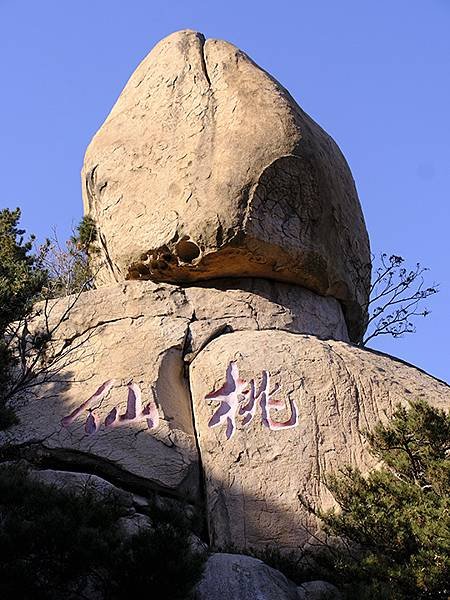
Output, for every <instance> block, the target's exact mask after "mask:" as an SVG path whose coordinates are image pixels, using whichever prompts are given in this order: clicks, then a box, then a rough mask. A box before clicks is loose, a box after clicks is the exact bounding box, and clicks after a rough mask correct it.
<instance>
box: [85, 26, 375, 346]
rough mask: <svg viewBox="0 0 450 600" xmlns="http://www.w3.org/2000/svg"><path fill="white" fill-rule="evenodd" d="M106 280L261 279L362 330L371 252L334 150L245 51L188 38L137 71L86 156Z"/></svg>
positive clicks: (164, 44)
mask: <svg viewBox="0 0 450 600" xmlns="http://www.w3.org/2000/svg"><path fill="white" fill-rule="evenodd" d="M82 177H83V197H84V205H85V212H86V214H89V215H91V216H92V217H93V218H94V219H95V220H96V223H97V226H98V232H99V242H100V247H101V253H102V255H103V256H102V258H103V259H104V260H105V264H106V265H107V266H106V268H104V269H102V270H101V272H100V273H99V275H98V280H99V282H102V281H103V282H111V281H121V280H123V279H152V280H154V281H163V282H172V283H186V284H189V283H194V282H198V281H204V280H208V279H217V278H236V277H260V278H261V277H263V278H267V279H271V280H275V281H283V282H288V283H294V284H297V285H300V286H303V287H306V288H308V289H310V290H312V291H314V292H316V293H318V294H320V295H324V296H332V297H334V298H336V299H338V300H339V301H340V302H341V303H342V305H343V307H344V311H345V314H346V320H347V324H348V328H349V333H350V337H351V338H352V339H353V340H354V341H357V340H359V338H360V336H361V334H362V332H363V330H364V327H365V322H366V306H367V295H368V288H369V279H370V269H369V268H368V265H370V249H369V241H368V236H367V231H366V228H365V224H364V218H363V214H362V211H361V207H360V204H359V200H358V196H357V192H356V188H355V185H354V181H353V178H352V175H351V172H350V169H349V167H348V165H347V163H346V161H345V158H344V157H343V155H342V153H341V152H340V150H339V148H338V146H337V145H336V143H335V142H334V141H333V140H332V138H331V137H330V136H329V135H328V134H326V133H325V132H324V131H323V129H321V128H320V126H319V125H317V124H316V123H315V122H314V121H313V120H312V119H311V118H310V117H309V116H308V115H307V114H306V113H305V112H304V111H303V110H302V109H301V108H300V107H299V106H298V104H297V103H296V102H295V100H294V99H293V98H292V97H291V96H290V94H289V93H288V92H287V91H286V90H285V89H284V88H283V87H282V86H281V85H280V84H279V83H278V82H277V81H276V80H275V79H273V77H271V76H270V75H269V74H268V73H266V72H265V71H264V70H262V69H261V68H260V67H258V66H257V65H256V64H255V63H254V62H253V61H252V60H251V59H250V58H249V57H248V56H247V55H246V54H245V53H243V52H242V51H241V50H239V49H238V48H236V47H235V46H233V45H232V44H229V43H228V42H225V41H221V40H205V38H204V36H203V35H202V34H200V33H198V32H195V31H191V30H185V31H180V32H176V33H174V34H172V35H170V36H168V37H167V38H165V39H163V40H162V41H161V42H159V44H157V45H156V46H155V48H154V49H153V50H152V51H151V52H150V54H149V55H148V56H147V57H146V58H145V59H144V60H143V61H142V62H141V64H140V65H139V66H138V68H137V69H136V71H135V72H134V74H133V75H132V76H131V78H130V80H129V81H128V83H127V84H126V86H125V88H124V90H123V92H122V93H121V95H120V96H119V99H118V100H117V102H116V104H115V106H114V107H113V109H112V111H111V113H110V115H109V116H108V117H107V119H106V121H105V123H104V124H103V125H102V127H101V128H100V130H99V131H98V132H97V134H96V135H95V137H94V139H93V140H92V142H91V144H90V145H89V147H88V150H87V152H86V157H85V163H84V168H83V174H82Z"/></svg>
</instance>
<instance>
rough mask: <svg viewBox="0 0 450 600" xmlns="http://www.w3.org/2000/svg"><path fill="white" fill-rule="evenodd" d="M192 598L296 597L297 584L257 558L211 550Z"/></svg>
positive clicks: (269, 599)
mask: <svg viewBox="0 0 450 600" xmlns="http://www.w3.org/2000/svg"><path fill="white" fill-rule="evenodd" d="M194 598H195V600H237V599H239V600H256V599H258V600H298V595H297V588H296V586H295V585H294V584H293V583H292V582H291V581H289V580H288V579H287V578H286V577H285V576H284V575H283V574H282V573H280V572H279V571H277V570H276V569H272V568H271V567H269V566H267V565H266V564H264V563H263V562H262V561H261V560H258V559H257V558H252V557H250V556H243V555H240V554H222V553H218V554H213V555H212V556H210V558H209V559H208V561H207V563H206V566H205V571H204V573H203V578H202V580H201V581H200V583H199V584H198V586H197V588H196V590H195V593H194Z"/></svg>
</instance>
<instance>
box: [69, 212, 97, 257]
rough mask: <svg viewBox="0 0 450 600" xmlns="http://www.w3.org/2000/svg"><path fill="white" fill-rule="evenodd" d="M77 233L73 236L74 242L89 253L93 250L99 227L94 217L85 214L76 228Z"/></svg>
mask: <svg viewBox="0 0 450 600" xmlns="http://www.w3.org/2000/svg"><path fill="white" fill-rule="evenodd" d="M75 231H76V235H73V236H72V237H71V241H72V243H73V244H75V245H76V246H78V247H79V249H80V250H84V252H85V253H86V254H87V253H88V252H89V251H92V250H93V244H94V243H95V242H96V241H97V227H96V225H95V221H94V219H93V218H92V217H90V216H88V215H85V216H84V217H83V218H82V219H81V221H80V223H79V225H77V227H76V228H75Z"/></svg>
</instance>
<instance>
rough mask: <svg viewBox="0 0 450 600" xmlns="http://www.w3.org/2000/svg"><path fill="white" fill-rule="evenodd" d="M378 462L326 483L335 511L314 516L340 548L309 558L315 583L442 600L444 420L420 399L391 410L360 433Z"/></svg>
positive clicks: (447, 527)
mask: <svg viewBox="0 0 450 600" xmlns="http://www.w3.org/2000/svg"><path fill="white" fill-rule="evenodd" d="M367 439H368V442H369V445H370V449H371V452H372V454H374V455H375V456H376V457H378V458H379V459H381V460H382V461H383V466H382V467H381V468H380V469H379V470H374V471H372V472H371V473H369V475H367V476H364V475H363V474H362V473H361V471H360V470H359V469H353V468H350V467H347V468H345V469H343V470H342V471H341V472H340V473H339V474H337V475H330V476H328V477H326V484H327V486H328V488H329V489H330V491H331V492H332V494H333V496H334V498H335V500H336V501H337V504H338V506H339V509H338V510H335V509H334V510H330V511H319V512H318V513H316V514H317V515H318V516H319V517H320V518H321V519H322V521H323V523H324V529H325V532H326V533H327V534H329V535H331V536H338V537H339V539H340V540H341V542H340V543H339V544H338V543H334V544H331V545H330V544H328V545H327V546H324V548H323V552H322V553H321V556H319V557H316V558H317V559H318V564H321V567H322V569H323V572H322V573H320V576H321V577H324V578H328V579H329V580H333V581H334V583H336V584H337V585H340V586H341V587H342V588H343V589H345V590H347V593H348V597H349V598H361V599H375V598H377V599H378V598H383V599H386V600H406V599H408V600H409V599H412V598H414V599H418V600H421V599H430V600H432V599H433V600H438V599H440V598H442V599H446V600H447V599H448V597H449V593H450V585H449V582H450V460H449V451H450V419H449V417H448V416H447V415H446V414H445V413H444V412H443V411H439V410H437V409H434V408H432V407H430V406H429V405H428V404H427V403H426V402H424V401H415V402H412V403H411V407H410V408H409V409H406V408H404V407H400V406H399V407H398V408H397V410H396V411H395V413H394V415H393V417H392V419H391V420H390V422H389V423H388V424H387V425H382V424H378V425H377V426H376V427H375V429H374V431H373V432H372V433H370V434H367Z"/></svg>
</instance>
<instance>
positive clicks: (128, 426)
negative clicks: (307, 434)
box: [0, 280, 347, 502]
mask: <svg viewBox="0 0 450 600" xmlns="http://www.w3.org/2000/svg"><path fill="white" fill-rule="evenodd" d="M238 283H239V284H240V286H241V287H240V288H237V287H236V288H234V289H230V290H226V289H224V290H221V289H216V288H208V287H205V288H194V287H192V288H186V289H183V288H180V287H178V286H173V285H168V284H155V283H153V282H151V281H147V282H126V283H123V284H118V285H116V286H113V287H110V288H102V289H99V290H96V291H92V292H85V293H83V294H82V295H81V297H80V298H79V299H78V300H76V301H75V302H74V300H75V299H74V297H70V298H68V299H62V300H59V301H57V302H55V303H54V304H53V305H51V306H49V307H48V309H47V313H48V316H49V319H50V322H51V324H55V323H58V322H59V321H60V320H61V317H62V315H64V312H65V310H66V309H67V308H69V309H70V310H69V313H68V315H69V318H67V319H65V320H63V322H61V323H60V325H59V327H58V329H57V330H56V331H55V333H54V348H55V349H56V350H57V351H58V349H59V351H60V352H61V359H60V360H59V361H58V362H56V363H55V364H54V365H53V367H52V370H51V371H50V373H48V374H47V376H46V380H45V381H43V382H42V384H41V385H40V386H39V388H37V390H36V394H35V395H33V396H31V397H29V396H27V397H26V398H22V399H18V400H17V402H16V406H17V410H18V416H19V418H20V424H19V425H18V426H16V427H14V428H12V429H10V430H9V431H7V432H4V433H2V434H1V435H0V443H5V442H7V443H9V444H10V445H11V448H10V453H11V452H13V450H14V448H18V449H20V453H21V456H23V457H25V458H28V459H29V458H30V453H31V454H33V453H34V455H36V457H37V459H39V460H40V461H44V463H45V464H47V465H50V466H52V467H53V468H56V469H57V468H59V467H61V468H62V467H63V466H64V465H66V466H68V467H69V468H73V466H74V465H76V468H77V470H86V471H89V472H91V473H96V474H98V475H103V476H104V477H106V478H107V479H110V480H112V481H116V482H121V481H126V482H127V485H129V486H131V488H133V489H135V490H137V491H144V492H146V491H149V490H154V491H155V492H157V493H160V494H163V495H164V494H166V495H169V496H175V497H177V498H182V499H186V500H188V501H191V502H194V501H197V500H198V499H199V488H198V482H199V471H198V456H197V449H196V443H195V437H194V430H193V424H192V410H191V401H190V394H189V389H188V385H187V381H186V379H185V376H184V368H185V361H189V360H191V359H192V358H193V357H194V356H195V355H196V354H197V353H198V352H199V351H200V350H201V349H202V348H203V346H204V345H206V344H207V343H208V342H209V341H210V340H211V339H212V338H214V336H217V335H220V334H221V333H223V332H224V331H234V330H238V329H260V328H268V327H272V328H276V329H286V330H289V331H306V332H309V333H317V334H318V335H321V336H322V337H329V336H330V335H331V336H336V337H338V338H340V339H346V338H347V333H346V327H345V322H344V320H343V316H342V311H341V308H340V306H339V303H338V302H337V301H336V300H334V299H333V298H322V297H319V296H316V294H314V293H312V292H309V291H308V290H302V289H301V288H298V287H297V286H292V285H288V284H280V285H279V286H275V285H274V284H273V283H270V282H266V281H257V280H251V281H241V282H238ZM72 305H73V306H72ZM212 308H213V309H214V310H211V309H212ZM107 382H110V383H107ZM105 384H106V385H105ZM102 386H104V389H103V392H105V393H102V391H100V393H98V390H101V388H102ZM95 393H97V397H94V398H93V399H92V401H91V402H90V403H89V404H86V405H85V406H84V407H83V406H82V405H83V403H86V401H88V399H89V398H90V397H92V396H93V395H94V394H95ZM139 395H140V396H141V400H139V397H137V396H139ZM153 402H154V403H155V404H156V409H157V415H158V418H159V424H158V425H157V426H155V427H152V428H149V422H148V420H147V419H148V417H147V416H146V415H145V414H144V412H145V407H146V406H147V405H148V404H149V403H153ZM140 403H141V407H140V408H139V404H140ZM115 408H116V409H117V419H116V421H115V422H109V421H111V420H112V417H111V415H112V413H113V411H114V409H115ZM77 409H80V410H79V413H78V414H77V415H75V416H73V411H76V410H77ZM133 411H134V412H133ZM139 411H141V412H140V413H139ZM127 413H128V414H127ZM71 414H72V417H70V415H71ZM120 415H122V417H124V418H122V420H120ZM125 417H126V418H125ZM64 419H65V420H64ZM108 419H109V420H108ZM63 420H64V421H63ZM154 425H155V424H154Z"/></svg>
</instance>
